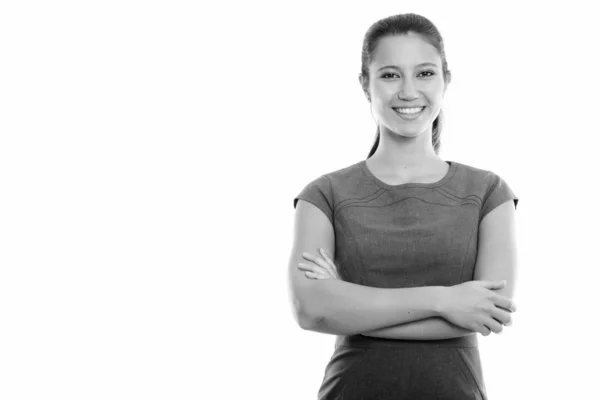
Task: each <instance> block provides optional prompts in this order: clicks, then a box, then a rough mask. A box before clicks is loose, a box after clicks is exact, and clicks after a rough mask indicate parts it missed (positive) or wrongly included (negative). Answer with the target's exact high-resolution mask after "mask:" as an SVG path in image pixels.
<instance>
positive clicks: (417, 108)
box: [392, 106, 426, 115]
mask: <svg viewBox="0 0 600 400" xmlns="http://www.w3.org/2000/svg"><path fill="white" fill-rule="evenodd" d="M425 107H426V106H414V107H392V109H393V110H394V111H396V112H398V113H402V114H408V115H411V114H418V113H420V112H421V111H423V110H424V109H425Z"/></svg>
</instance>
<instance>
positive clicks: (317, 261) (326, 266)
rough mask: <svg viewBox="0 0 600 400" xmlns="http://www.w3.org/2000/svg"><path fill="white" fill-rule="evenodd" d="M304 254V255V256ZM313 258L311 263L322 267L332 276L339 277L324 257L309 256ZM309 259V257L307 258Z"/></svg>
mask: <svg viewBox="0 0 600 400" xmlns="http://www.w3.org/2000/svg"><path fill="white" fill-rule="evenodd" d="M304 254H308V253H304ZM304 254H303V255H304ZM308 255H309V256H310V257H311V261H312V262H313V263H315V264H317V265H318V266H320V267H321V268H324V269H326V270H327V271H329V273H330V274H331V276H337V274H336V272H335V270H334V269H333V268H332V267H331V266H330V265H329V263H328V262H327V261H325V260H324V259H323V258H322V257H319V256H313V255H312V254H308ZM305 258H307V257H305Z"/></svg>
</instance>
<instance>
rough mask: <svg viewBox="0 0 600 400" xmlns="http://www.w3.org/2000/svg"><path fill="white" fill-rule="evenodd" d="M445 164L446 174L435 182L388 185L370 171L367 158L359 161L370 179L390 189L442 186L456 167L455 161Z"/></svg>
mask: <svg viewBox="0 0 600 400" xmlns="http://www.w3.org/2000/svg"><path fill="white" fill-rule="evenodd" d="M446 164H448V165H449V167H448V171H447V172H446V175H444V177H443V178H442V179H440V180H438V181H437V182H406V183H400V184H398V185H390V184H388V183H385V182H384V181H382V180H381V179H379V178H378V177H376V176H375V174H373V173H372V172H371V170H370V169H369V167H368V165H367V160H362V161H361V162H360V166H361V168H362V169H363V171H364V172H365V173H366V174H367V176H369V177H370V178H371V179H373V180H374V181H375V183H377V185H379V186H381V187H384V188H386V189H391V190H394V189H400V188H408V187H421V188H436V187H439V186H442V185H443V184H445V183H446V182H448V180H450V178H452V176H453V175H454V173H455V172H456V167H457V163H456V162H455V161H446Z"/></svg>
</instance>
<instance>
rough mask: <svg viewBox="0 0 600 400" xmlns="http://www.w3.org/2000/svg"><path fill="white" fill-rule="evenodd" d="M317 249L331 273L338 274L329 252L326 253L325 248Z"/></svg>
mask: <svg viewBox="0 0 600 400" xmlns="http://www.w3.org/2000/svg"><path fill="white" fill-rule="evenodd" d="M319 251H320V252H321V256H323V259H324V260H325V261H326V262H327V264H328V266H329V269H330V270H331V273H332V274H333V275H334V276H335V277H337V276H338V273H337V267H336V266H335V263H334V262H333V260H332V259H331V256H329V254H327V252H326V251H325V249H319Z"/></svg>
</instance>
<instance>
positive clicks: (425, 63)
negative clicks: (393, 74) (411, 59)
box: [377, 62, 437, 71]
mask: <svg viewBox="0 0 600 400" xmlns="http://www.w3.org/2000/svg"><path fill="white" fill-rule="evenodd" d="M424 66H429V67H436V68H437V64H434V63H431V62H424V63H421V64H419V65H417V67H424ZM385 68H394V69H400V68H398V67H397V66H395V65H385V66H383V67H381V68H379V69H378V70H377V71H381V70H382V69H385Z"/></svg>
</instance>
